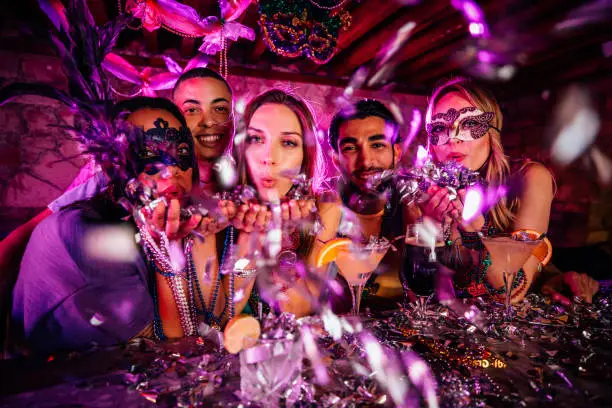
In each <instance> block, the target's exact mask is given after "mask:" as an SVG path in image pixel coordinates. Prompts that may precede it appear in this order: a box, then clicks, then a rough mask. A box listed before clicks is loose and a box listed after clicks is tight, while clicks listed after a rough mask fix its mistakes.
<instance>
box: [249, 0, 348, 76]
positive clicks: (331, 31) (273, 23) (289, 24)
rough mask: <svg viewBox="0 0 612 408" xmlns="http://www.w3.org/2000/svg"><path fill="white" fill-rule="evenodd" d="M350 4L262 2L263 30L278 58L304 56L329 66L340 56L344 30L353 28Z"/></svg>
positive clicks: (317, 0) (301, 0)
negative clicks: (341, 30) (348, 10)
mask: <svg viewBox="0 0 612 408" xmlns="http://www.w3.org/2000/svg"><path fill="white" fill-rule="evenodd" d="M346 2H347V0H341V1H338V0H336V1H329V0H327V1H324V0H259V26H260V27H261V31H262V34H263V38H264V41H265V42H266V45H267V46H268V47H269V48H270V49H271V50H272V51H273V52H275V53H276V54H279V55H282V56H284V57H290V58H295V57H299V56H301V55H304V56H306V57H308V58H310V59H311V60H313V61H314V62H316V63H317V64H325V63H326V62H328V61H329V60H330V59H331V58H332V57H333V56H334V54H335V53H336V49H337V44H338V34H339V32H340V29H341V28H342V29H347V28H348V27H349V26H350V25H351V16H350V14H349V13H348V12H347V11H344V10H343V9H342V6H344V4H345V3H346Z"/></svg>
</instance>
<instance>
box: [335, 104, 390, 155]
mask: <svg viewBox="0 0 612 408" xmlns="http://www.w3.org/2000/svg"><path fill="white" fill-rule="evenodd" d="M370 116H378V117H379V118H382V119H383V120H384V121H385V124H387V125H389V126H391V127H392V129H393V135H392V139H391V140H392V143H393V144H395V143H397V142H398V139H399V123H397V120H395V117H394V116H393V114H392V113H391V111H390V110H389V109H387V107H386V106H385V105H383V103H382V102H380V101H377V100H375V99H361V100H360V101H358V102H356V103H354V104H352V105H349V106H347V107H345V108H343V109H341V110H340V111H338V112H337V113H336V114H335V115H334V117H333V118H332V120H331V122H330V124H329V132H328V141H329V144H330V145H331V147H332V148H333V149H334V151H336V152H337V151H338V136H339V135H338V132H339V130H340V126H342V124H343V123H345V122H348V121H349V120H353V119H365V118H367V117H370Z"/></svg>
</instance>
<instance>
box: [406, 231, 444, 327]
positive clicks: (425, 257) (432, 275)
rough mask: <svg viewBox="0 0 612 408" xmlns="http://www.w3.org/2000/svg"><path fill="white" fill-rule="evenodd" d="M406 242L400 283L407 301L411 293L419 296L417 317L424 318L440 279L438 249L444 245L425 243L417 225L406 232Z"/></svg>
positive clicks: (440, 243)
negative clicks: (437, 280) (438, 278)
mask: <svg viewBox="0 0 612 408" xmlns="http://www.w3.org/2000/svg"><path fill="white" fill-rule="evenodd" d="M405 242H406V256H405V258H404V265H403V268H402V270H401V273H400V281H401V283H402V287H403V289H404V297H405V298H406V299H407V298H408V292H409V291H411V292H412V293H414V294H415V295H416V296H417V300H416V309H415V310H416V315H417V316H418V317H419V318H424V317H425V315H426V312H427V305H428V303H429V300H430V299H431V297H432V295H433V294H434V292H435V288H436V279H437V277H438V270H439V264H438V262H437V259H436V248H437V247H441V246H443V245H444V244H443V243H442V242H435V243H434V245H431V243H428V242H425V240H424V239H423V238H422V237H421V235H420V234H419V230H418V228H416V226H415V225H412V226H410V227H409V228H408V230H407V231H406V238H405Z"/></svg>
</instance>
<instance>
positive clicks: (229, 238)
mask: <svg viewBox="0 0 612 408" xmlns="http://www.w3.org/2000/svg"><path fill="white" fill-rule="evenodd" d="M228 248H229V258H228ZM234 249H235V248H234V227H233V226H232V225H230V226H229V227H227V231H226V233H225V241H224V242H223V252H222V253H221V268H223V270H224V271H226V272H229V294H228V296H227V297H226V299H225V307H224V308H223V312H221V316H223V315H224V314H225V312H226V311H227V308H228V305H229V314H228V320H230V319H232V318H233V317H234V315H235V313H236V311H235V304H234V291H235V288H234V287H235V280H236V275H235V273H234V265H233V264H232V265H225V264H226V262H228V259H229V262H230V263H232V262H233V261H234ZM227 269H229V271H227ZM226 274H228V273H226Z"/></svg>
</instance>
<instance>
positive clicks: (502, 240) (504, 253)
mask: <svg viewBox="0 0 612 408" xmlns="http://www.w3.org/2000/svg"><path fill="white" fill-rule="evenodd" d="M481 239H482V243H483V244H484V246H485V247H486V248H487V250H488V251H489V255H490V257H491V267H493V268H494V269H495V271H496V272H499V271H501V273H502V276H503V280H504V288H505V290H506V299H505V303H504V306H505V315H506V318H511V317H512V312H513V309H512V303H511V299H512V286H513V284H514V280H515V279H516V275H517V273H518V270H519V269H520V268H521V267H522V266H523V265H524V264H525V262H527V260H528V259H529V257H530V256H531V253H532V252H533V251H534V250H535V249H536V248H537V247H538V245H540V243H542V240H541V239H531V238H529V237H527V236H523V235H518V236H511V235H500V236H494V237H481Z"/></svg>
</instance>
